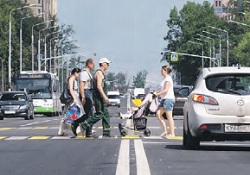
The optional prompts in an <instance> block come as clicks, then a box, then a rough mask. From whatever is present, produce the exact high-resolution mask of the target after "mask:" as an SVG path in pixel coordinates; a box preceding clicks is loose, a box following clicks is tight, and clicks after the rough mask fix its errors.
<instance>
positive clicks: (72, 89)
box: [69, 76, 77, 104]
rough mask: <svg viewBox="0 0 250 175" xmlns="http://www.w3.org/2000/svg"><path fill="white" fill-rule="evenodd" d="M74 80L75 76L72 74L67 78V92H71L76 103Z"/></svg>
mask: <svg viewBox="0 0 250 175" xmlns="http://www.w3.org/2000/svg"><path fill="white" fill-rule="evenodd" d="M74 81H75V77H74V76H71V77H70V78H69V92H70V94H71V96H72V97H73V100H74V104H76V102H77V101H76V99H75V98H76V97H75V95H74Z"/></svg>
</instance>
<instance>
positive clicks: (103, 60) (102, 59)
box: [99, 58, 111, 63]
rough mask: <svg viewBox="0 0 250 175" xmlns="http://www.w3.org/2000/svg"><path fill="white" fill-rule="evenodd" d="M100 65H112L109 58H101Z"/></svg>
mask: <svg viewBox="0 0 250 175" xmlns="http://www.w3.org/2000/svg"><path fill="white" fill-rule="evenodd" d="M99 63H111V61H109V60H108V59H107V58H101V59H100V61H99Z"/></svg>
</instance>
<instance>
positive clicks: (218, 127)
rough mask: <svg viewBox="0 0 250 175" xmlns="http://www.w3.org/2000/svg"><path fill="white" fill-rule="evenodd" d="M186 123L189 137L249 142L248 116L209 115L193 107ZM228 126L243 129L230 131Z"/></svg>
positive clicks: (249, 125)
mask: <svg viewBox="0 0 250 175" xmlns="http://www.w3.org/2000/svg"><path fill="white" fill-rule="evenodd" d="M188 123H189V130H190V133H191V135H192V136H193V137H197V138H199V139H200V140H206V141H208V140H250V116H243V117H238V116H235V115H234V116H233V115H211V114H208V113H207V112H206V111H205V109H204V108H203V109H202V108H198V107H196V108H195V106H194V108H193V109H192V112H190V113H189V114H188ZM228 126H232V127H236V128H240V127H241V128H244V129H242V130H241V129H238V130H230V129H228Z"/></svg>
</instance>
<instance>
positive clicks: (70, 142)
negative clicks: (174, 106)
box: [0, 99, 250, 175]
mask: <svg viewBox="0 0 250 175" xmlns="http://www.w3.org/2000/svg"><path fill="white" fill-rule="evenodd" d="M109 109H110V114H111V116H112V117H111V126H112V135H113V136H114V138H112V139H104V138H102V137H101V135H102V127H101V122H98V123H97V124H96V125H95V127H94V130H95V131H96V133H95V134H96V135H98V136H100V137H99V138H95V139H86V138H83V137H77V138H75V139H72V138H70V136H71V135H72V134H71V132H70V131H69V136H66V137H58V136H57V131H58V126H59V122H60V119H61V117H51V118H48V117H43V116H36V118H35V119H34V120H29V121H26V120H23V119H21V118H11V119H5V120H3V121H0V174H1V175H7V174H8V175H34V174H35V175H51V174H55V175H57V174H58V175H69V174H70V175H80V174H81V175H83V174H84V175H128V174H130V175H136V174H137V175H140V174H143V175H149V174H151V175H167V174H169V175H190V174H192V175H211V174H212V175H215V174H220V175H224V174H225V175H229V174H230V175H231V174H240V175H248V174H249V171H250V167H249V166H248V165H249V160H250V154H249V151H250V147H249V143H250V142H205V143H202V144H201V145H202V146H201V149H200V150H192V151H190V150H185V149H183V147H182V118H183V117H182V116H176V117H175V125H176V135H177V137H176V138H175V139H173V140H167V139H162V138H160V137H159V135H160V133H161V132H162V130H161V128H160V124H159V122H158V121H157V119H156V118H155V117H154V116H151V117H150V118H149V120H148V125H147V126H148V128H149V129H150V130H151V136H150V137H145V136H144V135H143V134H142V133H137V132H136V133H135V132H133V131H132V130H131V131H128V136H126V137H121V136H120V134H119V130H118V128H117V126H118V124H119V123H122V122H124V120H122V119H120V118H119V117H118V112H120V111H122V112H125V111H126V99H123V100H122V107H121V108H116V107H110V108H109Z"/></svg>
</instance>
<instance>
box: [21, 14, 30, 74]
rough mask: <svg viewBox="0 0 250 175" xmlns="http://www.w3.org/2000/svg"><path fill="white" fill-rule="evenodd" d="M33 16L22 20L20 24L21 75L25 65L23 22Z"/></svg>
mask: <svg viewBox="0 0 250 175" xmlns="http://www.w3.org/2000/svg"><path fill="white" fill-rule="evenodd" d="M31 17H32V16H26V17H23V18H22V19H21V23H20V73H21V72H22V69H23V68H22V65H23V31H22V28H23V27H22V26H23V20H24V19H26V18H31Z"/></svg>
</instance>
